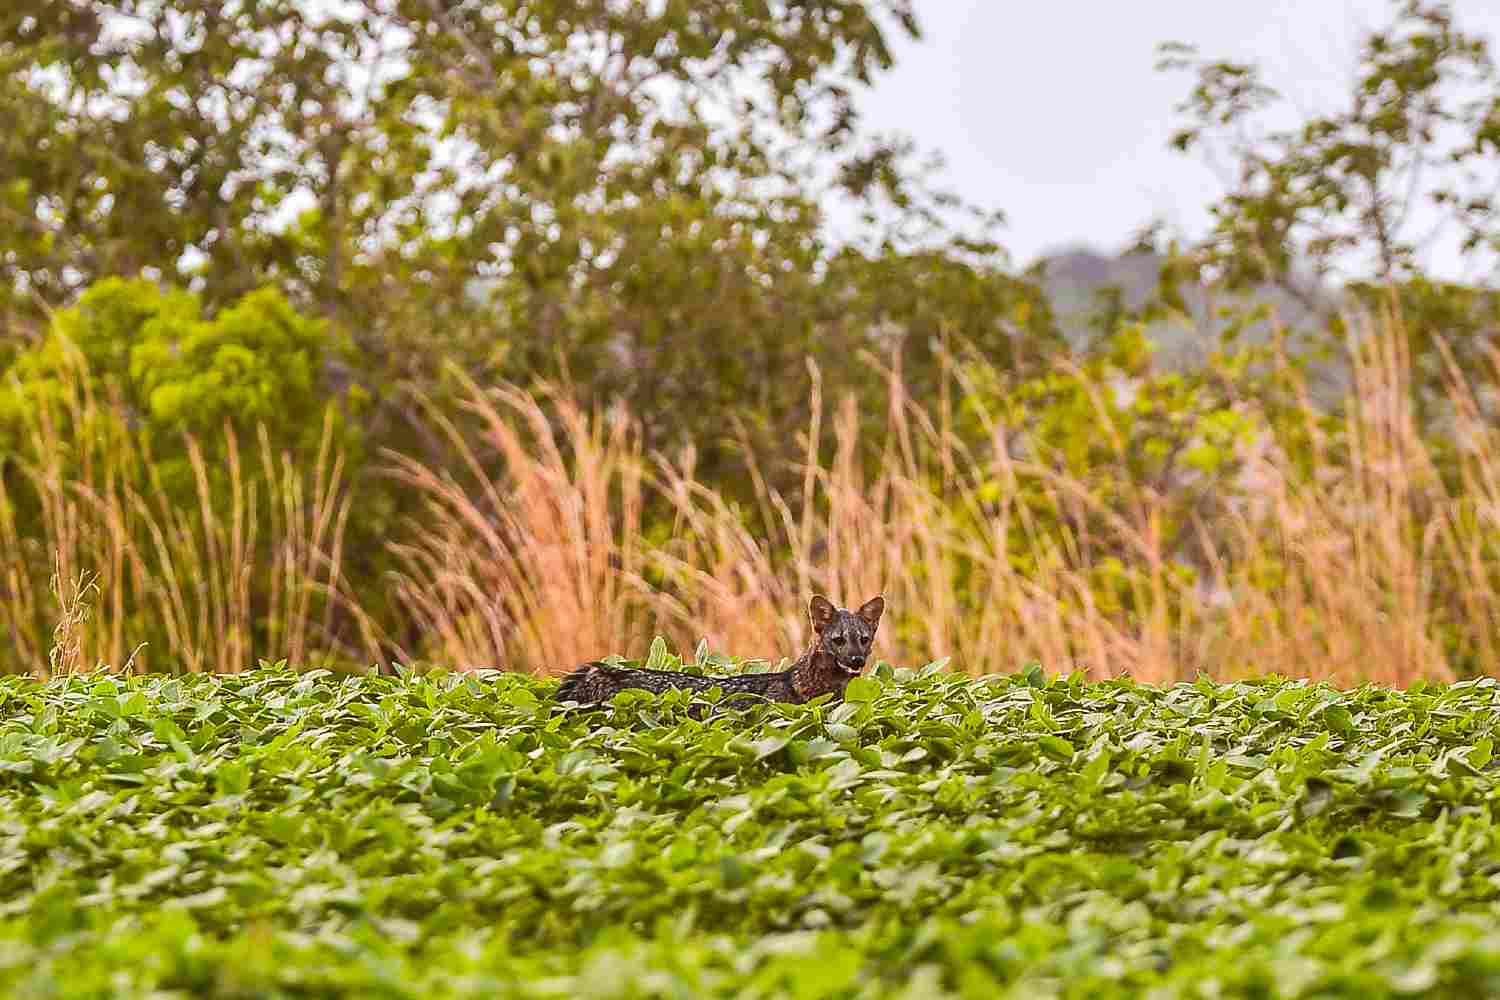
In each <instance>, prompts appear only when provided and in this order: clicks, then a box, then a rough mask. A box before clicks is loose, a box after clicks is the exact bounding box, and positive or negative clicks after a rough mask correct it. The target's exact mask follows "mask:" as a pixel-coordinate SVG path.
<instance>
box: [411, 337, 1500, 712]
mask: <svg viewBox="0 0 1500 1000" xmlns="http://www.w3.org/2000/svg"><path fill="white" fill-rule="evenodd" d="M1351 329H1353V330H1356V331H1357V333H1356V334H1355V335H1352V336H1351V341H1350V344H1349V357H1348V362H1349V365H1350V367H1351V370H1352V373H1353V385H1354V387H1355V395H1354V398H1353V399H1352V400H1351V401H1350V405H1349V406H1348V407H1347V408H1346V413H1345V416H1344V417H1343V425H1342V426H1341V427H1339V428H1335V429H1334V431H1333V432H1331V433H1330V432H1328V431H1327V430H1326V429H1325V428H1324V427H1323V421H1322V414H1321V412H1320V411H1319V410H1318V409H1317V408H1316V407H1314V406H1313V404H1312V403H1311V402H1308V401H1307V400H1306V398H1305V397H1304V401H1303V404H1302V411H1301V413H1300V414H1299V415H1298V416H1297V419H1298V420H1299V421H1300V422H1301V423H1302V424H1303V425H1304V426H1303V427H1301V428H1300V430H1301V431H1303V432H1304V436H1305V437H1306V438H1308V439H1310V440H1311V441H1312V447H1313V449H1314V455H1313V460H1312V462H1311V467H1312V468H1313V470H1314V472H1313V474H1311V475H1307V474H1304V473H1303V472H1302V471H1300V469H1299V465H1298V463H1297V462H1294V461H1293V460H1292V459H1291V458H1289V457H1288V455H1287V454H1286V452H1285V450H1284V449H1283V448H1282V447H1281V446H1280V445H1279V443H1278V441H1277V440H1276V439H1275V437H1274V436H1273V435H1270V434H1269V433H1265V434H1262V435H1261V436H1259V437H1258V438H1255V439H1252V440H1250V441H1249V442H1247V443H1246V444H1245V445H1244V446H1243V448H1242V454H1241V455H1240V456H1239V458H1240V459H1241V466H1242V469H1241V472H1240V474H1239V477H1238V479H1237V480H1236V483H1235V484H1234V485H1233V488H1226V489H1225V490H1223V491H1221V493H1220V495H1217V496H1215V497H1214V498H1213V503H1212V505H1211V507H1210V509H1208V510H1206V511H1195V512H1193V517H1194V527H1195V532H1196V538H1195V542H1196V544H1195V545H1194V546H1193V553H1192V555H1191V557H1188V556H1185V555H1184V553H1183V551H1181V546H1180V545H1174V543H1173V542H1172V541H1171V540H1170V538H1169V535H1170V533H1169V532H1167V531H1166V529H1165V525H1166V524H1167V523H1168V522H1169V521H1170V520H1171V519H1172V518H1174V517H1181V516H1182V508H1181V503H1180V498H1178V497H1175V496H1173V495H1172V493H1171V491H1170V490H1164V489H1163V488H1162V487H1161V485H1160V484H1155V483H1143V482H1137V481H1134V480H1132V479H1130V478H1129V477H1128V476H1126V475H1125V474H1124V473H1123V471H1122V470H1124V469H1126V468H1127V462H1126V459H1127V457H1128V456H1127V454H1126V452H1127V450H1128V449H1129V448H1130V447H1131V445H1130V443H1129V441H1128V439H1127V437H1126V435H1125V433H1124V431H1123V429H1122V428H1120V427H1117V426H1114V425H1113V423H1112V418H1111V416H1110V413H1111V411H1110V408H1109V407H1107V406H1105V405H1104V404H1103V401H1102V398H1101V400H1100V401H1099V405H1098V406H1097V407H1096V410H1097V412H1096V417H1097V421H1098V428H1097V432H1098V434H1099V435H1100V436H1101V439H1102V440H1105V441H1107V442H1109V444H1110V447H1111V448H1113V449H1115V462H1114V464H1113V467H1106V468H1103V469H1101V470H1099V475H1100V476H1101V477H1103V479H1105V480H1107V481H1108V482H1109V483H1110V486H1111V488H1110V491H1109V496H1108V499H1106V498H1105V495H1104V492H1103V491H1101V490H1100V489H1099V488H1098V487H1097V486H1096V485H1095V484H1094V483H1091V482H1090V481H1087V480H1085V479H1083V478H1080V477H1078V476H1076V475H1069V474H1065V473H1063V472H1060V471H1059V470H1058V467H1057V466H1056V465H1055V464H1052V463H1049V462H1047V461H1045V456H1038V455H1019V454H1014V453H1013V451H1014V449H1013V446H1012V444H1011V443H1010V442H1011V440H1012V434H1011V431H1012V430H1013V428H1009V427H1007V426H1005V425H1004V423H1003V422H1002V421H1001V420H999V418H998V417H997V416H995V415H993V414H984V413H982V412H981V419H982V420H983V421H984V422H985V425H986V426H987V427H988V434H987V440H986V441H985V442H984V443H983V445H982V446H981V447H980V448H978V449H966V448H965V447H964V446H963V444H962V443H961V442H960V441H959V439H958V437H957V435H956V434H955V433H954V432H953V431H952V430H951V428H952V426H953V414H952V413H951V412H949V411H946V410H944V409H943V407H942V406H938V405H934V404H933V403H931V402H929V401H926V400H915V399H912V398H910V397H909V396H908V395H906V393H905V389H904V384H903V381H902V378H901V375H900V372H899V370H897V369H888V370H886V371H885V376H886V380H887V385H888V388H889V392H888V397H889V399H890V407H889V412H888V414H887V417H886V421H885V428H884V431H883V433H882V435H881V436H880V438H879V440H878V441H876V442H873V443H874V444H875V445H876V448H875V449H874V451H875V453H876V457H875V460H869V456H870V449H869V448H868V447H866V446H867V445H869V444H871V443H872V442H870V441H868V440H862V439H861V437H860V430H859V428H860V426H861V422H860V420H859V419H858V417H859V414H858V413H856V412H855V410H854V409H853V403H852V402H851V401H848V400H844V401H840V402H839V403H838V404H837V405H836V406H835V407H834V411H833V413H832V414H831V415H830V414H829V413H828V412H827V409H826V407H825V405H824V401H823V399H822V398H821V394H820V392H819V387H818V381H817V378H816V373H815V372H814V373H813V378H812V379H811V381H810V392H811V393H812V399H813V406H812V418H811V421H810V426H809V427H808V430H807V433H806V435H805V439H804V441H803V442H802V450H803V455H804V457H803V460H802V463H801V467H800V469H799V470H798V471H799V477H798V478H800V483H801V488H800V490H799V491H797V493H796V495H795V496H791V495H783V494H782V493H779V492H777V491H775V490H772V489H771V488H769V487H768V486H767V485H766V484H767V482H768V481H769V478H770V477H768V476H767V475H765V471H766V470H765V469H764V468H763V467H762V466H761V464H760V463H759V461H758V457H757V456H755V455H753V454H751V455H748V456H747V470H748V472H747V474H748V475H749V476H750V478H751V482H752V483H753V485H754V490H753V492H754V494H755V496H756V497H757V503H756V504H755V505H754V507H753V509H750V510H742V509H739V508H737V507H735V506H734V505H733V504H731V502H730V501H729V500H728V499H727V498H726V496H725V495H724V494H723V493H722V492H720V491H717V490H715V489H714V488H713V487H712V486H711V485H709V484H707V483H704V482H703V481H701V480H700V479H698V478H697V477H696V475H695V473H694V467H693V455H692V452H691V451H690V450H689V451H686V452H684V453H681V454H677V455H672V456H662V455H656V456H642V455H640V453H639V446H638V444H637V443H636V442H637V441H638V438H637V437H636V435H635V434H634V431H633V426H632V424H631V423H630V421H629V420H628V419H627V418H625V417H624V416H623V415H621V414H619V413H612V414H610V415H608V416H606V415H604V414H602V413H598V412H595V413H592V414H590V413H587V412H585V411H584V410H583V409H582V408H581V407H580V406H579V405H578V404H577V403H576V402H573V401H571V400H570V399H569V398H567V397H560V398H554V399H553V400H552V402H553V403H554V404H555V408H556V412H557V415H558V423H557V426H558V427H559V428H560V432H559V431H554V430H553V429H552V426H553V425H552V424H551V423H549V421H548V420H547V417H546V411H545V410H544V408H543V406H542V403H541V401H540V400H537V399H535V398H532V397H530V396H527V395H526V394H524V393H521V392H518V391H517V390H514V389H499V390H489V391H479V390H477V389H476V390H474V391H473V392H472V393H471V395H470V398H469V400H468V403H467V409H468V411H469V412H470V413H471V414H472V415H474V416H476V417H477V418H479V419H480V421H481V423H482V425H483V428H484V432H483V435H482V437H481V440H483V441H485V442H487V443H488V445H489V447H490V448H491V449H493V451H494V452H495V453H496V454H497V455H498V456H500V458H501V459H502V461H501V462H500V470H501V471H499V472H498V473H496V474H495V475H493V476H490V477H486V476H485V475H484V474H483V463H481V462H480V461H479V460H478V458H477V457H476V456H475V455H474V453H473V452H472V451H470V452H467V453H466V457H465V464H466V466H467V471H468V472H469V473H470V474H471V475H473V476H474V478H475V479H476V480H477V481H479V483H480V487H479V489H478V490H477V491H475V490H473V489H465V488H464V487H463V486H461V485H460V484H459V482H458V480H457V479H455V478H454V477H452V476H450V475H448V474H446V473H445V472H444V471H442V470H434V469H428V468H424V467H423V466H421V465H420V464H419V463H415V462H412V461H408V460H402V461H400V462H399V463H398V471H399V474H400V475H401V476H402V478H403V481H404V482H406V483H407V484H409V485H410V486H411V487H413V488H415V489H417V490H419V491H422V492H423V493H424V494H425V495H426V496H427V497H428V505H427V510H426V513H425V516H424V520H423V522H422V524H420V525H418V526H416V528H417V530H416V532H415V534H414V535H413V537H412V539H411V540H409V541H406V542H403V543H401V545H400V547H399V549H398V551H399V553H400V555H401V558H402V560H403V561H404V565H405V570H404V572H402V573H401V574H400V576H399V578H398V580H397V585H398V592H399V595H400V599H401V601H402V602H403V603H404V604H406V605H408V606H410V607H411V608H413V609H415V613H416V614H417V615H418V617H419V619H420V621H421V624H422V631H423V632H425V634H426V635H427V636H429V638H430V646H429V650H430V655H433V656H435V657H440V658H442V659H443V660H446V661H448V662H450V663H453V664H458V665H478V664H500V665H503V666H507V667H511V668H515V669H524V670H531V671H536V672H541V673H555V672H558V671H560V670H564V669H567V668H569V667H571V666H572V665H574V664H575V663H577V662H579V661H581V660H583V659H587V658H590V657H595V656H600V655H604V654H607V653H611V652H620V653H625V654H627V655H639V654H641V653H642V652H643V647H644V645H645V642H646V640H647V638H648V636H649V635H650V634H651V633H652V632H661V633H663V634H665V635H667V636H669V637H670V638H672V639H673V640H674V641H675V643H676V645H677V647H678V648H679V649H683V650H687V649H691V648H692V646H693V645H694V643H696V641H697V640H698V639H699V638H700V637H701V638H707V639H708V640H709V642H710V643H711V644H712V645H713V646H714V647H715V648H718V649H723V650H726V651H729V652H731V653H734V654H736V655H741V656H762V657H768V658H773V659H774V658H776V657H778V656H781V655H795V653H796V652H797V651H798V650H799V649H800V648H801V647H802V646H803V645H804V644H805V643H806V642H807V641H808V639H809V629H808V623H807V620H806V616H805V612H804V610H803V609H804V607H805V603H806V600H807V599H808V597H809V596H810V595H811V594H813V593H815V592H819V593H825V594H829V595H831V596H833V597H834V598H835V599H836V600H839V601H842V602H844V603H846V604H849V605H853V604H854V603H855V602H859V601H863V600H864V599H865V598H867V597H869V596H870V595H872V594H875V593H884V594H885V595H886V597H887V601H888V607H889V609H890V611H889V612H888V617H887V621H886V624H884V625H883V627H882V634H881V639H880V648H881V653H882V655H884V656H885V657H887V658H889V659H890V660H892V661H894V662H900V663H922V662H926V661H928V660H932V659H936V658H938V657H949V658H951V663H952V666H953V667H954V668H955V669H959V670H962V671H965V672H968V673H973V674H978V673H984V672H989V671H997V670H1013V669H1016V668H1018V667H1019V666H1021V665H1022V664H1024V663H1027V662H1032V661H1035V662H1039V663H1040V664H1041V666H1042V667H1043V668H1044V669H1046V670H1049V671H1054V672H1069V671H1073V670H1082V671H1085V672H1086V673H1087V674H1088V675H1090V676H1093V677H1108V676H1118V675H1125V674H1128V675H1131V676H1134V677H1136V678H1138V679H1140V680H1144V681H1153V682H1162V681H1172V680H1176V679H1180V678H1192V677H1194V676H1198V675H1208V676H1212V677H1217V678H1228V677H1238V676H1246V675H1255V674H1263V673H1268V672H1277V673H1283V674H1288V675H1294V676H1304V677H1312V678H1326V679H1330V680H1333V681H1336V682H1342V683H1347V682H1353V681H1356V680H1373V681H1377V682H1380V683H1385V684H1393V685H1404V684H1406V683H1409V682H1410V681H1412V680H1414V679H1417V678H1425V679H1433V680H1447V679H1452V678H1454V677H1456V676H1458V675H1459V674H1461V673H1470V672H1475V671H1481V672H1495V671H1497V669H1500V649H1497V639H1496V634H1497V633H1496V628H1495V625H1496V621H1495V616H1496V610H1497V607H1500V605H1497V597H1500V575H1497V566H1500V562H1497V555H1500V553H1497V546H1496V542H1497V540H1500V521H1497V514H1500V436H1497V433H1496V431H1495V429H1494V427H1493V426H1492V425H1491V423H1489V422H1488V421H1487V420H1486V419H1485V418H1484V416H1483V408H1482V407H1481V406H1480V404H1479V400H1480V399H1481V398H1484V397H1486V396H1487V395H1488V394H1490V393H1492V392H1494V391H1495V390H1496V389H1497V388H1500V367H1497V368H1496V369H1495V370H1492V371H1490V372H1488V373H1486V374H1485V375H1484V376H1483V378H1484V380H1485V384H1483V385H1472V384H1469V383H1468V382H1466V381H1465V380H1464V379H1463V378H1461V377H1460V376H1459V373H1458V372H1457V370H1456V369H1455V368H1451V366H1450V375H1451V379H1450V384H1449V386H1448V397H1449V403H1450V405H1451V408H1452V410H1453V412H1454V414H1455V416H1454V418H1453V419H1454V424H1453V428H1452V430H1453V433H1454V434H1456V435H1457V437H1458V438H1459V439H1460V440H1462V441H1463V442H1464V447H1463V448H1462V449H1461V450H1460V453H1459V455H1458V459H1457V465H1456V469H1457V481H1456V482H1455V483H1450V484H1445V483H1444V481H1443V479H1442V477H1440V476H1439V474H1438V471H1437V465H1436V463H1435V461H1434V458H1433V454H1432V446H1431V444H1430V443H1429V442H1427V441H1424V440H1423V438H1422V436H1421V434H1420V433H1419V429H1418V424H1417V422H1416V419H1415V411H1414V405H1413V397H1412V387H1411V384H1410V376H1411V369H1412V360H1411V358H1410V357H1408V356H1407V354H1406V353H1405V344H1406V343H1407V338H1406V337H1405V335H1404V332H1403V331H1402V330H1401V328H1400V324H1399V321H1398V320H1397V319H1395V318H1394V317H1386V318H1385V319H1384V320H1383V321H1380V322H1373V321H1372V322H1364V323H1355V324H1352V325H1351ZM959 388H960V389H962V388H963V387H962V386H960V387H959ZM1099 391H1100V392H1101V393H1102V392H1103V391H1106V390H1105V389H1104V388H1103V387H1099ZM950 405H951V404H950ZM1246 405H1247V406H1249V407H1250V408H1251V409H1253V407H1254V404H1253V403H1247V404H1246ZM825 421H827V422H829V424H830V425H831V434H827V435H825V434H824V422H825ZM442 426H443V428H444V430H445V432H446V433H447V434H448V435H449V436H450V437H451V438H452V439H453V440H455V441H459V440H461V438H462V435H460V434H459V433H458V432H457V430H456V428H455V427H454V426H453V425H452V424H448V423H444V424H442ZM559 433H560V435H561V439H559V437H558V436H557V435H558V434H559ZM829 438H831V447H825V446H824V442H825V440H826V439H829ZM997 485H998V487H999V489H998V490H997V489H996V486H997ZM643 491H644V492H645V494H646V495H647V496H648V497H652V498H655V499H657V500H661V501H664V502H665V503H666V504H667V505H668V506H669V509H670V511H671V513H672V530H671V532H670V535H669V536H668V537H662V538H658V539H653V540H651V541H649V542H648V541H646V540H644V539H642V538H641V536H640V531H641V509H642V508H641V504H642V499H641V498H642V493H643ZM1028 496H1029V497H1033V498H1035V497H1037V496H1041V497H1043V498H1045V501H1046V502H1045V503H1044V504H1042V509H1043V510H1051V511H1058V512H1064V515H1065V516H1060V517H1045V516H1042V515H1041V514H1040V513H1039V510H1038V507H1037V505H1036V504H1035V503H1028V502H1025V501H1024V500H1023V498H1025V497H1028ZM1103 570H1108V571H1109V572H1110V573H1112V574H1113V578H1114V579H1115V580H1116V593H1115V596H1114V597H1113V598H1109V599H1106V596H1105V595H1104V594H1103V593H1102V592H1101V590H1100V588H1099V586H1098V580H1099V575H1100V573H1101V571H1103ZM1188 570H1191V571H1190V572H1189V571H1188ZM1119 581H1123V583H1121V582H1119ZM1121 589H1123V591H1124V597H1123V599H1122V598H1121V597H1120V596H1119V593H1118V592H1119V590H1121ZM403 652H409V651H403Z"/></svg>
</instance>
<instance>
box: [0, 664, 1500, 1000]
mask: <svg viewBox="0 0 1500 1000" xmlns="http://www.w3.org/2000/svg"><path fill="white" fill-rule="evenodd" d="M654 659H655V662H656V665H665V666H676V665H677V663H676V658H675V657H671V656H668V655H666V654H665V649H664V648H658V650H657V653H656V655H655V657H654ZM687 666H688V668H689V669H710V670H723V669H728V668H730V667H732V664H730V663H729V662H728V661H726V660H723V659H720V658H718V657H716V656H708V655H703V654H700V657H699V658H698V659H697V660H696V661H694V662H691V663H689V664H688V665H687ZM934 666H937V665H934ZM553 687H554V685H552V684H551V683H550V682H543V681H536V680H532V679H528V678H525V677H523V676H520V675H514V674H509V675H502V674H485V675H476V674H470V675H466V676H456V675H429V676H411V675H408V676H403V677H399V678H394V677H353V676H346V677H336V676H332V675H330V674H328V673H327V672H324V671H315V672H312V673H307V674H303V675H297V674H294V673H292V672H290V671H286V670H276V669H265V670H259V671H253V672H249V673H246V674H243V675H240V676H235V677H195V678H180V679H173V678H164V677H160V676H155V677H151V678H130V679H115V678H105V677H99V676H97V675H96V676H87V677H85V676H80V677H74V678H71V679H59V680H56V681H52V682H49V683H47V684H37V683H34V682H29V681H21V680H17V679H10V680H8V681H6V682H4V683H3V684H0V837H3V841H0V843H3V848H0V850H3V857H4V859H5V861H4V864H3V866H0V898H3V899H4V900H5V902H4V904H3V907H0V986H3V989H4V992H5V993H6V995H8V996H13V997H18V998H21V997H40V996H54V995H59V994H60V993H64V992H65V993H66V994H67V995H69V996H75V997H91V996H97V997H105V996H118V995H121V994H122V993H125V994H131V995H143V994H146V993H151V992H152V991H164V992H160V993H156V994H153V995H202V994H205V993H213V994H214V995H216V996H296V995H318V996H350V997H353V996H360V997H366V996H384V997H408V996H409V997H418V996H420V997H463V996H494V995H506V996H621V997H624V996H632V997H635V996H685V995H691V996H763V997H771V996H779V997H814V996H816V997H879V996H914V995H934V994H935V993H936V992H938V991H944V990H946V991H955V992H957V991H961V992H963V993H965V994H967V995H977V994H985V995H1002V996H1016V997H1022V996H1025V997H1034V996H1062V997H1084V996H1098V995H1102V994H1108V995H1145V994H1147V993H1148V992H1149V993H1150V995H1153V996H1161V997H1175V996H1182V997H1197V996H1203V997H1208V996H1223V995H1237V996H1243V995H1276V996H1322V997H1339V996H1347V997H1366V996H1375V995H1390V994H1392V993H1424V992H1425V993H1431V992H1434V991H1436V992H1441V993H1443V994H1446V995H1482V994H1485V993H1487V992H1489V991H1492V990H1493V989H1494V987H1495V983H1496V977H1497V976H1500V942H1497V940H1496V938H1495V935H1494V930H1493V927H1494V914H1495V907H1496V905H1497V895H1500V890H1497V887H1496V884H1495V880H1494V863H1493V861H1492V860H1491V859H1492V858H1493V857H1494V856H1495V852H1496V850H1497V848H1500V843H1497V838H1496V833H1495V829H1494V826H1493V824H1492V823H1490V822H1489V819H1488V811H1487V805H1486V803H1487V802H1488V801H1489V799H1490V797H1491V796H1492V795H1493V794H1494V789H1495V786H1496V781H1497V774H1500V761H1497V760H1496V758H1495V757H1494V755H1493V746H1492V739H1493V733H1494V730H1495V726H1496V724H1497V722H1500V687H1497V685H1496V683H1495V682H1494V681H1493V680H1482V681H1475V682H1466V683H1462V684H1456V685H1453V686H1447V687H1426V686H1422V685H1420V684H1418V685H1414V686H1413V687H1412V689H1411V690H1409V691H1407V692H1405V693H1396V692H1392V691H1389V690H1382V689H1378V688H1361V689H1358V690H1354V691H1346V692H1341V691H1338V690H1335V689H1332V688H1329V687H1326V686H1322V685H1308V684H1304V683H1294V682H1287V681H1279V680H1270V681H1265V682H1257V683H1250V682H1242V683H1235V684H1228V685H1216V684H1213V683H1209V682H1207V681H1200V682H1198V683H1192V684H1188V683H1181V684H1177V685H1174V686H1171V687H1166V688H1163V687H1152V686H1141V685H1136V684H1134V683H1131V682H1129V681H1124V680H1120V681H1108V682H1100V683H1086V682H1084V681H1082V679H1081V678H1079V677H1076V676H1075V677H1072V678H1067V679H1054V680H1050V681H1049V680H1047V679H1045V678H1044V677H1043V675H1042V674H1041V673H1040V672H1039V671H1037V670H1036V669H1035V668H1029V669H1027V670H1025V671H1023V672H1021V673H1019V674H1012V675H1004V676H995V677H991V678H987V679H985V680H983V681H979V682H970V681H966V680H964V679H962V678H959V677H957V676H955V675H953V674H951V673H947V672H945V671H942V670H938V669H928V670H923V671H920V672H912V671H908V670H896V671H892V670H891V669H890V668H889V667H888V666H886V665H880V666H879V667H878V669H877V671H876V675H875V676H873V677H870V678H867V679H864V680H860V681H857V682H855V684H853V685H852V686H851V688H850V692H849V695H850V700H849V701H848V702H847V703H845V704H843V705H840V706H836V707H835V706H829V705H813V706H799V707H793V706H776V705H762V706H755V707H748V708H746V707H740V708H729V707H723V706H721V707H720V708H719V709H718V710H716V711H715V712H713V713H711V714H710V715H709V716H708V717H707V718H705V719H702V720H701V721H700V720H695V719H694V718H692V717H691V716H690V715H689V713H688V712H687V710H686V707H685V705H684V704H683V703H682V701H681V700H680V699H678V698H676V697H672V696H669V697H667V698H664V699H653V698H652V697H650V696H648V695H644V694H642V693H634V692H633V693H628V694H626V695H622V696H621V697H620V698H619V699H617V701H616V703H615V706H614V707H613V708H611V709H608V710H605V711H603V712H596V713H581V714H571V715H569V714H561V713H559V712H557V711H556V710H555V709H554V707H553V705H552V704H551V703H550V695H551V692H552V690H553Z"/></svg>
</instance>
